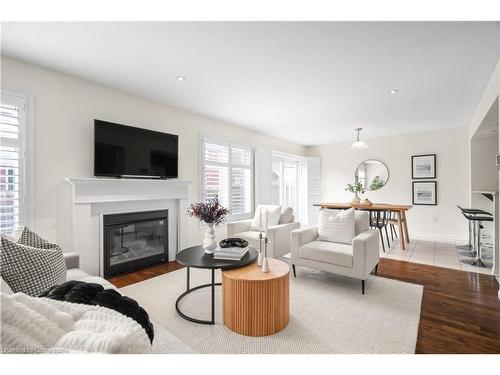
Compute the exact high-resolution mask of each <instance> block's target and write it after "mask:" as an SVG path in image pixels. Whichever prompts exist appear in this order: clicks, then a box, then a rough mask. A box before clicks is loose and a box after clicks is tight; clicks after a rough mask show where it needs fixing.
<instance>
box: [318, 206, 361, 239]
mask: <svg viewBox="0 0 500 375" xmlns="http://www.w3.org/2000/svg"><path fill="white" fill-rule="evenodd" d="M354 236H355V231H354V208H350V209H348V210H328V209H322V210H320V212H319V222H318V240H320V241H328V242H337V243H345V244H348V245H350V244H352V239H353V238H354Z"/></svg>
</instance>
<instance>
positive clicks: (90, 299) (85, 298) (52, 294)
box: [39, 281, 154, 343]
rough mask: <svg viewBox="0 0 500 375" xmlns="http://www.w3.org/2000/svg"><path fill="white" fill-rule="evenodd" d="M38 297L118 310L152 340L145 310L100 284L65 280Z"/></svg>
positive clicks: (151, 331) (150, 327)
mask: <svg viewBox="0 0 500 375" xmlns="http://www.w3.org/2000/svg"><path fill="white" fill-rule="evenodd" d="M39 297H44V298H50V299H55V300H57V301H66V302H73V303H81V304H84V305H94V306H103V307H107V308H108V309H112V310H115V311H118V312H119V313H121V314H123V315H126V316H128V317H129V318H132V319H134V320H135V321H136V322H137V323H139V324H140V325H141V326H142V328H144V330H145V331H146V333H147V335H148V337H149V341H150V342H151V343H152V342H153V337H154V329H153V324H152V323H151V322H150V321H149V315H148V313H147V312H146V310H144V309H143V308H142V307H141V306H139V304H138V303H137V302H136V301H135V300H133V299H132V298H129V297H125V296H122V295H121V294H120V293H118V292H117V291H116V290H114V289H104V287H103V286H102V285H99V284H93V283H86V282H83V281H67V282H65V283H64V284H61V285H56V286H53V287H51V288H49V289H48V290H46V291H45V292H43V293H42V294H41V295H40V296H39Z"/></svg>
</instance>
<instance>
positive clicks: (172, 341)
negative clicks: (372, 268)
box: [1, 253, 194, 354]
mask: <svg viewBox="0 0 500 375" xmlns="http://www.w3.org/2000/svg"><path fill="white" fill-rule="evenodd" d="M63 255H64V260H65V262H66V268H67V274H66V281H70V280H77V281H84V282H87V283H95V284H101V285H102V286H103V287H104V288H105V289H115V290H117V291H118V292H120V293H121V291H120V290H119V289H117V288H116V287H115V286H114V285H113V284H111V283H110V282H109V281H107V280H105V279H103V278H102V277H99V276H94V275H91V274H89V273H87V272H85V271H84V270H82V269H80V268H79V266H80V257H79V255H78V254H77V253H64V254H63ZM1 292H2V293H6V294H13V292H12V289H11V288H10V286H9V285H8V284H7V283H6V282H5V280H3V279H1ZM68 303H69V302H68ZM153 325H154V331H155V337H154V340H153V345H152V352H153V354H193V353H194V351H193V350H192V349H191V348H190V347H189V346H188V345H186V344H185V343H184V342H182V341H181V340H179V339H178V338H177V337H176V336H174V335H173V334H172V333H170V332H169V331H167V330H166V329H164V328H163V327H161V326H160V325H159V324H158V323H155V322H154V321H153Z"/></svg>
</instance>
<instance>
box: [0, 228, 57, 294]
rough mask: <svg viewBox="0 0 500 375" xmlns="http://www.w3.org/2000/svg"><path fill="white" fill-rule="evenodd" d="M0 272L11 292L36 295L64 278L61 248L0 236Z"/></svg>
mask: <svg viewBox="0 0 500 375" xmlns="http://www.w3.org/2000/svg"><path fill="white" fill-rule="evenodd" d="M1 244H2V246H1V251H0V274H1V276H2V278H3V279H4V280H5V281H6V282H7V284H8V285H9V286H10V288H11V289H12V290H13V291H14V292H15V293H17V292H23V293H26V294H28V295H31V296H37V295H39V294H40V293H42V292H43V291H44V290H46V289H47V288H49V287H51V286H53V285H58V284H61V283H63V282H64V281H65V280H66V263H65V262H64V257H63V253H62V250H61V249H60V248H56V249H37V248H34V247H31V246H26V245H22V244H19V243H15V242H12V241H10V240H8V239H6V238H4V237H2V238H1Z"/></svg>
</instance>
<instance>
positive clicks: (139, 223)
mask: <svg viewBox="0 0 500 375" xmlns="http://www.w3.org/2000/svg"><path fill="white" fill-rule="evenodd" d="M165 261H168V210H158V211H146V212H127V213H123V214H112V215H104V277H110V276H114V275H118V274H122V273H127V272H132V271H136V270H138V269H140V268H143V267H147V266H151V265H154V264H157V263H161V262H165Z"/></svg>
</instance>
